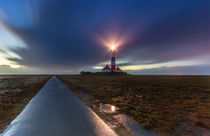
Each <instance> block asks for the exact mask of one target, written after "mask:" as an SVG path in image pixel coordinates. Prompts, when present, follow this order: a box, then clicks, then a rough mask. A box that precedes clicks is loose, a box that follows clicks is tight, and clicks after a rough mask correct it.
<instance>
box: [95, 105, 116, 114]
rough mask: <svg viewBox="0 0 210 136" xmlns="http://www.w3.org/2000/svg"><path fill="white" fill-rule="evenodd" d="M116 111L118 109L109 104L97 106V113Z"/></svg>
mask: <svg viewBox="0 0 210 136" xmlns="http://www.w3.org/2000/svg"><path fill="white" fill-rule="evenodd" d="M117 110H119V108H117V107H116V106H114V105H111V104H102V103H100V104H99V111H100V112H105V113H114V112H116V111H117Z"/></svg>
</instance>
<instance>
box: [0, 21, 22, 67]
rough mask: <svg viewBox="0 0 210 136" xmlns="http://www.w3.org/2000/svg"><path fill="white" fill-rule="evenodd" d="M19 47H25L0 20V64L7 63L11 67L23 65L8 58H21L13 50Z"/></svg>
mask: <svg viewBox="0 0 210 136" xmlns="http://www.w3.org/2000/svg"><path fill="white" fill-rule="evenodd" d="M19 48H26V45H25V44H24V42H22V41H21V40H20V39H19V38H18V37H17V36H15V35H14V34H12V33H11V32H10V31H9V30H8V29H7V28H6V27H5V26H4V25H3V24H2V23H1V22H0V65H8V66H10V67H11V68H20V67H23V66H21V65H20V64H18V63H17V62H15V61H11V60H10V59H22V58H21V56H19V55H18V54H17V53H15V51H14V50H16V49H19Z"/></svg>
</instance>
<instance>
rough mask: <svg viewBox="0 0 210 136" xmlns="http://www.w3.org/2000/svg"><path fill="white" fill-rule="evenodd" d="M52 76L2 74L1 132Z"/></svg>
mask: <svg viewBox="0 0 210 136" xmlns="http://www.w3.org/2000/svg"><path fill="white" fill-rule="evenodd" d="M49 78H50V76H0V133H1V132H2V131H3V130H4V129H5V128H6V126H7V125H8V124H9V123H10V122H11V121H12V120H13V119H14V118H15V117H16V116H17V115H18V114H19V113H20V112H21V111H22V109H23V108H24V107H25V105H26V104H27V103H28V102H29V101H30V100H31V98H33V96H34V95H35V94H36V93H37V92H38V91H39V90H40V89H41V88H42V87H43V85H44V84H45V83H46V82H47V80H48V79H49Z"/></svg>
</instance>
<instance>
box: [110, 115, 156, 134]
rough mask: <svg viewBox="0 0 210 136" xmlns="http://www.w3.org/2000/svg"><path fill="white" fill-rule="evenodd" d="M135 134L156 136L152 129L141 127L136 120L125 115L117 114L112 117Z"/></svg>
mask: <svg viewBox="0 0 210 136" xmlns="http://www.w3.org/2000/svg"><path fill="white" fill-rule="evenodd" d="M113 118H114V119H116V120H117V121H118V122H119V123H121V124H122V125H123V126H124V127H125V128H126V129H128V130H129V131H130V132H131V133H133V134H134V135H135V136H156V134H155V133H153V132H152V131H149V130H146V129H144V128H142V127H141V126H140V125H139V124H138V122H136V121H135V120H133V119H132V118H130V117H129V116H127V115H124V114H118V115H115V116H114V117H113Z"/></svg>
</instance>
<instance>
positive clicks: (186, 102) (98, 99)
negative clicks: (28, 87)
mask: <svg viewBox="0 0 210 136" xmlns="http://www.w3.org/2000/svg"><path fill="white" fill-rule="evenodd" d="M58 77H59V78H60V79H61V80H62V81H63V82H64V83H65V84H66V85H67V86H68V87H69V88H70V89H71V90H72V91H73V92H75V93H76V94H78V93H86V94H89V95H91V96H93V97H94V99H92V100H91V101H89V103H88V105H91V104H92V105H99V104H100V103H104V104H113V105H115V106H117V107H119V108H120V109H119V113H122V114H126V115H129V116H130V117H132V118H133V119H135V120H136V121H137V122H138V123H139V124H140V125H141V126H142V127H143V128H145V129H148V130H152V131H155V132H156V133H157V134H158V135H160V136H172V135H175V136H176V135H177V136H178V135H192V136H207V135H210V76H134V75H116V76H110V75H108V76H106V75H77V76H76V75H75V76H58ZM90 107H91V106H90Z"/></svg>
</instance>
